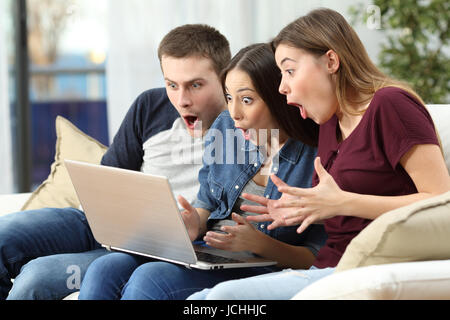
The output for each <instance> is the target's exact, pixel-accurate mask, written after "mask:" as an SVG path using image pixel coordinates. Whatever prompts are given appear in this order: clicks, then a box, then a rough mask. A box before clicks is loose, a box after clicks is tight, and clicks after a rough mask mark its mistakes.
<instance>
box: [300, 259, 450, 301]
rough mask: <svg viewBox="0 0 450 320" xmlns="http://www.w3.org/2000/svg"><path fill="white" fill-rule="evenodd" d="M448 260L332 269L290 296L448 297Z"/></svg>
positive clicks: (330, 297) (314, 297)
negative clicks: (329, 273) (341, 270)
mask: <svg viewBox="0 0 450 320" xmlns="http://www.w3.org/2000/svg"><path fill="white" fill-rule="evenodd" d="M449 288H450V260H440V261H421V262H408V263H394V264H384V265H377V266H369V267H362V268H357V269H352V270H347V271H344V272H338V273H333V274H331V275H329V276H327V277H324V278H322V279H320V280H318V281H316V282H314V283H313V284H311V285H310V286H308V287H306V288H305V289H303V290H302V291H300V292H299V293H298V294H297V295H295V296H294V297H293V299H299V300H316V299H326V300H330V299H371V300H373V299H378V300H379V299H383V300H405V299H406V300H410V299H450V290H449Z"/></svg>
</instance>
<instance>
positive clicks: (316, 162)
mask: <svg viewBox="0 0 450 320" xmlns="http://www.w3.org/2000/svg"><path fill="white" fill-rule="evenodd" d="M314 169H315V170H316V173H317V175H318V176H319V180H320V181H321V180H322V178H324V177H325V176H326V175H328V172H327V171H326V170H325V168H324V167H323V166H322V162H321V161H320V157H316V159H314Z"/></svg>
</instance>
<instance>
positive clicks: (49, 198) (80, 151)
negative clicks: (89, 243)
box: [22, 116, 107, 210]
mask: <svg viewBox="0 0 450 320" xmlns="http://www.w3.org/2000/svg"><path fill="white" fill-rule="evenodd" d="M106 150H107V147H105V146H104V145H103V144H101V143H100V142H98V141H97V140H95V139H93V138H91V137H90V136H88V135H86V134H85V133H83V132H82V131H80V130H79V129H78V128H77V127H75V126H74V125H73V124H72V123H71V122H70V121H68V120H67V119H65V118H63V117H61V116H58V117H57V118H56V150H55V161H54V162H53V164H52V165H51V169H50V174H49V176H48V178H47V180H45V181H44V182H43V183H42V184H41V185H40V186H39V187H38V188H37V189H36V190H35V191H34V192H33V193H32V195H31V197H30V198H29V199H28V201H27V202H26V203H25V204H24V206H23V207H22V210H32V209H39V208H45V207H53V208H64V207H74V208H78V207H79V205H80V202H79V200H78V197H77V195H76V193H75V190H74V188H73V186H72V182H71V180H70V177H69V174H68V172H67V170H66V168H65V166H64V159H71V160H78V161H84V162H90V163H97V164H98V163H100V160H101V158H102V156H103V154H104V153H105V152H106Z"/></svg>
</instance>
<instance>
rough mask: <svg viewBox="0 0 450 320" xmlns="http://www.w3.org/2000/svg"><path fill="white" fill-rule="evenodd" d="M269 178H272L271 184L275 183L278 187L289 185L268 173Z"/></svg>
mask: <svg viewBox="0 0 450 320" xmlns="http://www.w3.org/2000/svg"><path fill="white" fill-rule="evenodd" d="M270 180H272V182H273V184H274V185H276V186H277V187H278V188H280V187H289V185H288V184H287V183H286V182H284V181H283V180H281V179H280V178H278V177H277V176H276V175H275V174H271V175H270Z"/></svg>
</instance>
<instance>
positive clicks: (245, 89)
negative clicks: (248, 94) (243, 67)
mask: <svg viewBox="0 0 450 320" xmlns="http://www.w3.org/2000/svg"><path fill="white" fill-rule="evenodd" d="M242 91H253V92H255V90H253V89H250V88H247V87H245V88H241V89H239V90H238V91H237V92H242Z"/></svg>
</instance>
